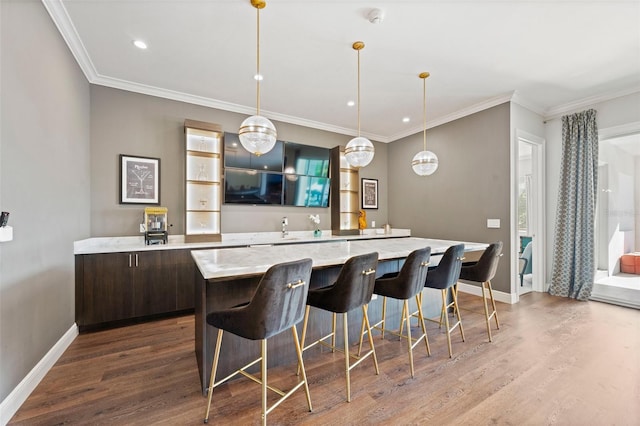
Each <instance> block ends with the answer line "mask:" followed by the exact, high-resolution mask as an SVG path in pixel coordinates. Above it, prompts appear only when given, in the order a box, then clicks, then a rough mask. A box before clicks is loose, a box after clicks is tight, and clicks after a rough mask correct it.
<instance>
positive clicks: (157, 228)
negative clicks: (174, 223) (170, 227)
mask: <svg viewBox="0 0 640 426" xmlns="http://www.w3.org/2000/svg"><path fill="white" fill-rule="evenodd" d="M167 211H168V209H167V208H166V207H145V209H144V228H145V232H144V242H145V244H146V245H149V244H160V243H162V244H167V238H168V235H169V233H168V232H167Z"/></svg>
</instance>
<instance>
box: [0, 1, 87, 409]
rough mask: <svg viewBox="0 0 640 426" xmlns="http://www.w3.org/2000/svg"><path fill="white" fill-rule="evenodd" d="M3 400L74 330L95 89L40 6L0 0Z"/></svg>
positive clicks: (0, 377)
mask: <svg viewBox="0 0 640 426" xmlns="http://www.w3.org/2000/svg"><path fill="white" fill-rule="evenodd" d="M0 15H1V20H2V21H1V30H0V31H1V33H0V39H1V41H0V62H1V77H0V87H1V89H2V97H1V98H2V99H1V111H0V126H1V129H2V130H1V139H0V140H1V145H0V154H1V155H0V207H1V208H2V210H7V211H9V212H10V213H11V216H10V219H9V224H10V225H12V226H13V228H14V240H13V241H11V242H5V243H0V342H1V344H0V401H1V400H4V399H5V398H6V397H7V395H8V394H9V393H10V392H11V391H12V390H13V389H14V388H15V387H16V385H18V383H20V381H21V380H22V379H23V378H24V377H25V376H26V375H27V373H29V371H31V369H32V368H33V367H34V366H35V365H36V363H37V362H38V361H40V359H41V358H42V357H43V356H44V355H45V354H46V353H47V351H48V350H49V349H51V347H52V346H53V345H54V344H55V343H56V342H57V341H58V340H59V339H60V337H62V335H63V334H64V333H65V332H66V331H68V330H69V329H70V327H72V326H73V323H74V261H73V241H75V240H78V239H82V238H86V237H88V236H89V197H90V195H89V178H90V173H89V84H88V83H87V80H86V79H85V77H84V75H83V74H82V72H81V71H80V69H79V68H78V65H77V64H76V61H75V60H74V58H73V57H72V55H71V54H70V52H69V49H68V48H67V46H66V44H65V43H64V41H63V40H62V38H61V36H60V34H59V33H58V31H57V30H56V28H55V26H54V25H53V23H52V21H51V18H50V17H49V15H48V14H47V12H46V10H45V9H44V7H43V6H42V3H41V2H39V1H5V0H3V1H1V2H0Z"/></svg>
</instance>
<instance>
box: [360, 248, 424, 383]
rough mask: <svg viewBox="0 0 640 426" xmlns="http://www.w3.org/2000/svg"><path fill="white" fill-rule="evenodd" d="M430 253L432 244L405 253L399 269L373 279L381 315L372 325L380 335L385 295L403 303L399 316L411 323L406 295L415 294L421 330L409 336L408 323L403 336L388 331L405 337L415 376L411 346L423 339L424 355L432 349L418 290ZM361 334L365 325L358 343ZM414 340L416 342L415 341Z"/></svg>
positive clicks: (385, 304) (421, 285)
mask: <svg viewBox="0 0 640 426" xmlns="http://www.w3.org/2000/svg"><path fill="white" fill-rule="evenodd" d="M430 257H431V247H425V248H423V249H418V250H414V251H413V252H411V253H410V254H409V256H407V259H406V261H405V262H404V265H402V268H401V269H400V272H396V273H390V274H385V275H383V276H382V277H380V278H378V279H377V280H376V285H375V288H374V290H373V292H374V294H377V295H379V296H383V299H382V319H381V320H380V321H379V322H377V323H376V324H374V325H373V326H372V327H371V328H374V329H377V330H380V331H381V332H382V337H383V338H384V332H385V323H386V316H387V297H391V298H393V299H398V300H402V301H403V307H402V319H403V320H404V321H407V324H410V316H411V311H410V310H409V299H411V298H412V297H415V299H416V305H417V307H418V322H419V325H420V327H421V328H422V334H421V335H420V336H418V337H417V338H416V339H413V338H412V337H411V327H410V326H409V327H407V335H406V336H405V335H404V334H402V333H401V332H393V331H390V333H392V334H395V335H398V336H400V337H401V338H405V339H407V343H408V347H409V364H410V367H411V377H413V376H414V368H413V348H414V347H415V346H416V345H418V343H420V341H421V340H424V343H425V345H426V347H427V355H431V349H430V348H429V338H428V337H427V329H426V327H425V325H424V315H423V314H422V305H421V303H420V296H419V295H420V293H421V292H422V289H423V288H424V283H425V280H426V278H427V270H428V267H429V258H430ZM363 335H364V328H363V329H362V330H361V334H360V347H361V345H362V337H363ZM414 340H415V342H414Z"/></svg>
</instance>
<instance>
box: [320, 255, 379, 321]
mask: <svg viewBox="0 0 640 426" xmlns="http://www.w3.org/2000/svg"><path fill="white" fill-rule="evenodd" d="M377 266H378V253H377V252H373V253H367V254H363V255H359V256H353V257H351V258H350V259H349V260H347V262H346V263H345V264H344V265H343V266H342V268H341V269H340V273H339V275H338V278H337V279H336V282H335V284H334V285H333V286H332V288H331V291H330V293H331V295H330V297H323V298H322V299H323V305H324V307H323V309H325V310H329V311H331V312H336V313H344V312H349V311H350V310H352V309H355V308H358V307H360V306H363V305H366V304H367V303H369V302H370V301H371V296H372V295H373V288H374V286H375V282H376V274H375V271H376V268H377ZM327 296H328V295H327Z"/></svg>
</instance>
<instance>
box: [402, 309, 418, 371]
mask: <svg viewBox="0 0 640 426" xmlns="http://www.w3.org/2000/svg"><path fill="white" fill-rule="evenodd" d="M402 312H403V313H404V315H405V317H406V318H407V324H409V325H408V326H407V344H408V345H409V365H410V367H411V378H413V376H415V372H414V370H413V345H412V342H411V323H410V322H409V301H408V300H405V301H404V303H403V308H402Z"/></svg>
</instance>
